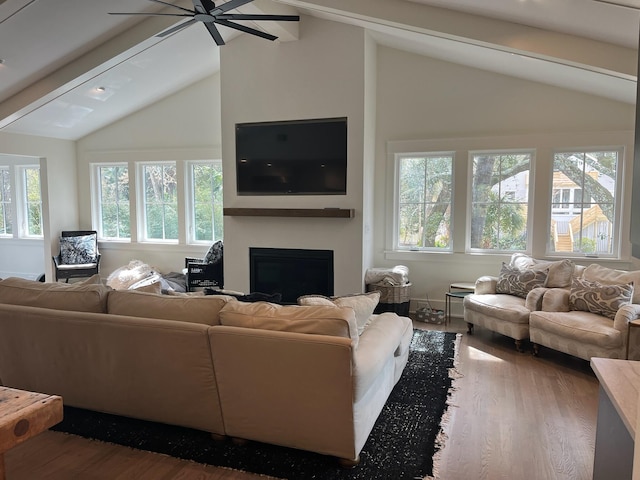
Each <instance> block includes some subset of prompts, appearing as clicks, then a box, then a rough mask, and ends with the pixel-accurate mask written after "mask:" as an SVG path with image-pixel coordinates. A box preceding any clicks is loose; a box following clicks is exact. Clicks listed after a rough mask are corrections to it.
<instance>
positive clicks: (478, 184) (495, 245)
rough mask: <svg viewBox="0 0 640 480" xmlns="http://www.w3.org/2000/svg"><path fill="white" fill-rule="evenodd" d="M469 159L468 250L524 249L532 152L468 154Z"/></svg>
mask: <svg viewBox="0 0 640 480" xmlns="http://www.w3.org/2000/svg"><path fill="white" fill-rule="evenodd" d="M469 156H470V161H471V181H470V192H469V198H470V199H471V203H470V213H469V215H468V218H469V227H468V235H467V241H468V250H469V251H471V252H489V253H498V252H517V251H526V250H528V249H529V248H530V246H529V243H530V239H529V235H528V232H529V231H530V229H531V226H530V219H531V215H530V211H529V205H530V199H531V192H530V186H531V172H532V163H533V156H534V155H533V152H532V151H504V152H469Z"/></svg>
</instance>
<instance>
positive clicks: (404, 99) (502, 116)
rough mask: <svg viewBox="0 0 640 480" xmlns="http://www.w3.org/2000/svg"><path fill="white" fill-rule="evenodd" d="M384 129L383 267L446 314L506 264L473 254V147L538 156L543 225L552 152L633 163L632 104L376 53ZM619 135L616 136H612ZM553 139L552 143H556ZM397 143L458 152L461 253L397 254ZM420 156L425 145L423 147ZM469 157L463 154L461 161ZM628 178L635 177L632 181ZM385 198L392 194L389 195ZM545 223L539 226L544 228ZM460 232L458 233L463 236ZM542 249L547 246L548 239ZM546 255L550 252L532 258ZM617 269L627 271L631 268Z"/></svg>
mask: <svg viewBox="0 0 640 480" xmlns="http://www.w3.org/2000/svg"><path fill="white" fill-rule="evenodd" d="M377 72H378V101H377V131H376V139H377V140H376V188H375V189H376V192H377V194H376V197H375V202H376V203H375V211H376V212H377V215H376V223H375V232H374V238H375V262H376V265H377V266H392V265H397V264H403V265H407V266H408V267H409V269H410V279H411V281H412V283H413V291H412V297H414V298H424V297H425V295H426V294H427V292H428V296H429V297H430V298H431V299H432V300H434V302H433V303H435V304H436V305H434V306H437V307H438V308H442V305H443V303H444V292H445V291H446V290H447V288H448V285H449V284H450V283H451V282H454V281H463V280H466V281H473V280H475V279H476V278H477V277H478V276H480V275H485V274H497V273H498V272H499V270H500V264H501V262H502V261H503V260H508V257H507V256H492V255H489V256H487V255H465V254H464V248H465V243H464V235H463V232H464V231H465V225H466V221H467V218H466V214H467V213H466V202H467V198H466V189H467V184H466V181H467V172H468V170H467V165H468V163H467V157H466V150H468V149H469V148H478V149H482V148H496V147H498V148H499V146H500V145H505V147H508V148H537V149H538V151H537V156H536V160H535V161H536V172H535V173H536V185H537V190H536V193H537V195H536V199H535V201H534V205H533V207H534V215H535V219H537V220H538V221H539V222H544V219H545V218H546V217H545V216H546V212H547V209H548V197H549V195H548V192H549V188H550V185H551V179H550V165H551V148H550V145H552V144H554V145H556V146H557V144H560V145H561V146H566V147H577V146H580V145H588V146H598V145H611V144H612V143H610V142H613V144H616V145H617V144H625V145H626V146H627V155H626V161H627V168H628V167H629V166H630V163H629V162H631V161H632V153H633V135H632V130H633V128H634V111H635V110H634V106H633V105H628V104H624V103H618V102H614V101H610V100H606V99H603V98H600V97H595V96H589V95H585V94H580V93H577V92H573V91H569V90H565V89H561V88H556V87H552V86H548V85H543V84H539V83H534V82H528V81H524V80H519V79H516V78H513V77H508V76H504V75H497V74H494V73H490V72H487V71H483V70H478V69H472V68H467V67H463V66H460V65H455V64H451V63H448V62H443V61H439V60H434V59H431V58H427V57H423V56H419V55H415V54H411V53H407V52H401V51H398V50H395V49H391V48H387V47H379V48H378V69H377ZM604 132H613V133H604ZM550 137H553V138H550ZM389 141H396V142H402V141H412V142H414V143H415V144H416V145H420V144H422V145H423V146H424V148H432V149H434V150H432V151H449V150H455V151H457V152H456V153H457V155H456V164H455V170H456V174H457V178H458V179H462V180H463V181H462V182H458V183H456V185H455V204H456V205H457V208H456V209H455V211H454V230H455V232H456V233H455V234H454V235H455V238H454V253H453V254H416V253H404V254H401V253H391V252H389V249H390V248H391V247H392V242H393V238H392V234H391V233H392V232H391V230H390V226H391V225H392V222H393V203H392V201H391V200H392V195H393V193H392V192H393V187H394V185H393V161H392V156H389V155H388V154H387V149H388V144H387V142H389ZM417 148H420V147H417ZM463 153H464V154H465V155H463ZM628 177H629V176H627V179H628ZM383 192H384V194H383ZM629 192H630V188H629V185H628V183H627V184H626V185H625V191H624V195H625V200H626V202H627V205H626V207H627V215H626V217H625V222H624V224H623V226H622V227H623V230H622V232H621V237H622V238H623V254H624V255H625V256H626V257H627V259H628V260H630V259H629V258H628V255H629V248H628V247H629V243H628V241H627V239H628V237H629V235H628V233H629V229H628V228H629V226H628V208H629V202H630V196H629ZM538 224H539V223H538ZM457 232H459V233H457ZM532 233H533V234H534V235H537V240H538V241H537V242H536V244H538V245H539V244H542V245H543V248H544V242H545V235H546V232H544V231H536V232H532ZM533 253H534V255H536V256H543V255H544V250H539V249H538V250H537V251H534V252H533ZM611 265H612V266H618V267H619V268H625V267H627V266H629V264H628V263H623V264H620V265H615V264H611Z"/></svg>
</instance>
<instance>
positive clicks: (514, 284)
mask: <svg viewBox="0 0 640 480" xmlns="http://www.w3.org/2000/svg"><path fill="white" fill-rule="evenodd" d="M547 271H548V270H547V269H544V270H537V269H533V268H525V269H523V270H521V269H519V268H518V267H513V266H511V265H507V264H506V263H504V262H503V263H502V268H501V269H500V275H499V276H498V282H497V283H496V293H506V294H507V295H516V296H518V297H522V298H526V297H527V294H528V293H529V292H530V291H531V290H533V289H534V288H538V287H543V286H544V284H545V282H546V280H547Z"/></svg>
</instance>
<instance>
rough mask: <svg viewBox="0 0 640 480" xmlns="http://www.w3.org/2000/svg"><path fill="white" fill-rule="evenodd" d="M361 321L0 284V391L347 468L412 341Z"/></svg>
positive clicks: (393, 327)
mask: <svg viewBox="0 0 640 480" xmlns="http://www.w3.org/2000/svg"><path fill="white" fill-rule="evenodd" d="M356 310H357V309H356ZM360 313H361V312H360ZM366 323H367V326H366V328H364V330H363V331H362V333H361V334H358V322H357V320H356V313H355V310H354V308H351V307H347V306H343V307H339V306H286V307H285V306H279V305H272V304H267V303H264V302H262V303H255V304H251V303H244V302H239V301H237V300H235V299H233V298H231V297H226V296H168V295H157V294H152V293H140V292H132V291H115V290H111V289H109V288H108V287H105V286H102V285H86V284H72V285H66V284H52V283H40V282H31V281H28V280H22V279H16V278H10V279H6V280H3V281H0V384H1V385H4V386H9V387H14V388H20V389H26V390H32V391H38V392H43V393H49V394H57V395H61V396H62V397H63V400H64V403H65V404H66V405H70V406H75V407H80V408H86V409H91V410H97V411H101V412H107V413H113V414H117V415H123V416H129V417H135V418H140V419H144V420H151V421H156V422H162V423H168V424H174V425H180V426H186V427H191V428H196V429H200V430H204V431H208V432H211V433H212V434H216V435H229V436H233V437H239V438H243V439H251V440H257V441H261V442H267V443H272V444H278V445H283V446H287V447H292V448H299V449H304V450H310V451H314V452H318V453H322V454H327V455H333V456H336V457H338V458H340V459H345V460H348V461H357V459H358V456H359V453H360V451H361V449H362V447H363V445H364V443H365V441H366V439H367V437H368V436H369V433H370V432H371V429H372V428H373V424H374V423H375V420H376V419H377V417H378V415H379V413H380V411H381V409H382V407H383V405H384V403H385V401H386V399H387V397H388V395H389V393H390V392H391V389H392V388H393V386H394V385H395V383H396V382H397V380H398V379H399V377H400V374H401V373H402V370H403V368H404V366H405V365H406V362H407V358H408V352H409V344H410V341H411V337H412V333H413V329H412V324H411V320H410V319H408V318H404V317H399V316H397V315H395V314H393V313H384V314H380V315H371V316H370V318H368V319H367V322H366Z"/></svg>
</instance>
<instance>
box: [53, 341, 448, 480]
mask: <svg viewBox="0 0 640 480" xmlns="http://www.w3.org/2000/svg"><path fill="white" fill-rule="evenodd" d="M455 341H456V334H455V333H446V332H438V331H423V330H415V331H414V334H413V340H412V343H411V350H410V353H409V362H408V364H407V367H406V368H405V370H404V372H403V374H402V377H401V378H400V380H399V382H398V383H397V385H396V386H395V388H394V389H393V392H392V393H391V395H390V397H389V399H388V400H387V403H386V405H385V406H384V409H383V410H382V413H381V414H380V416H379V417H378V420H377V422H376V424H375V426H374V428H373V431H372V432H371V435H370V436H369V439H368V440H367V443H366V444H365V446H364V449H363V450H362V452H361V454H360V459H361V461H360V464H359V465H358V466H357V467H355V468H353V469H348V470H345V469H341V468H340V467H338V466H337V462H336V460H335V459H334V458H331V457H327V456H324V455H318V454H314V453H310V452H305V451H300V450H295V449H290V448H284V447H278V446H273V445H266V444H262V443H257V442H248V443H247V444H245V445H236V444H235V443H233V442H231V441H223V442H216V441H213V440H212V439H211V436H210V435H209V434H208V433H206V432H201V431H198V430H192V429H187V428H182V427H174V426H171V425H164V424H158V423H152V422H146V421H142V420H136V419H131V418H125V417H119V416H115V415H108V414H103V413H97V412H92V411H88V410H82V409H77V408H72V407H65V409H64V420H63V421H62V423H60V424H58V425H56V426H55V427H54V428H53V430H57V431H62V432H67V433H72V434H75V435H80V436H83V437H87V438H94V439H97V440H102V441H105V442H111V443H116V444H120V445H124V446H128V447H132V448H137V449H142V450H148V451H152V452H157V453H162V454H166V455H170V456H172V457H178V458H183V459H187V460H192V461H195V462H198V463H205V464H209V465H216V466H219V467H227V468H232V469H236V470H243V471H247V472H253V473H258V474H263V475H269V476H273V477H278V478H286V479H291V480H294V479H295V480H297V479H325V480H334V479H335V480H339V479H349V480H392V479H393V480H402V479H416V478H423V477H425V476H427V475H432V474H433V456H434V454H435V452H436V451H437V450H438V448H439V446H438V444H437V443H436V437H437V436H438V433H439V432H440V422H441V419H442V415H443V414H444V412H445V410H446V408H447V399H448V397H449V394H450V387H451V384H452V379H451V376H450V375H449V370H450V369H451V368H453V366H454V356H455Z"/></svg>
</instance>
